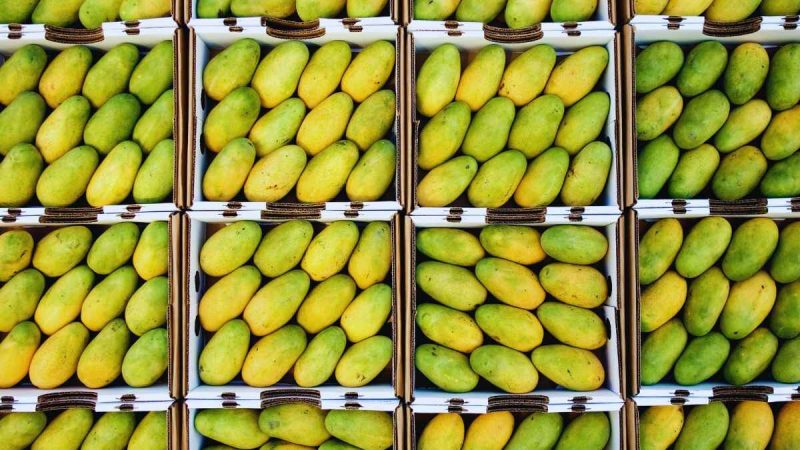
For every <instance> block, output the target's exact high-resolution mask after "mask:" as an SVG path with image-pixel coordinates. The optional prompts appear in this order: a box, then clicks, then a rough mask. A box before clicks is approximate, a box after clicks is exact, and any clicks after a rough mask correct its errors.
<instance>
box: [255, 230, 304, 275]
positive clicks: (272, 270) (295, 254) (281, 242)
mask: <svg viewBox="0 0 800 450" xmlns="http://www.w3.org/2000/svg"><path fill="white" fill-rule="evenodd" d="M313 236H314V227H313V226H312V225H311V222H308V221H306V220H289V221H287V222H284V223H282V224H280V225H278V226H276V227H274V228H272V229H270V230H269V231H268V232H267V234H266V236H264V240H262V241H261V243H260V244H259V245H258V248H257V249H256V253H255V255H254V256H253V262H254V263H255V265H256V267H258V269H259V270H260V271H261V273H263V274H264V276H267V277H271V278H275V277H277V276H279V275H283V274H284V273H286V272H288V271H290V270H292V269H293V268H295V266H297V265H298V264H300V260H301V259H303V255H304V254H305V252H306V249H307V248H308V245H309V244H310V243H311V238H312V237H313Z"/></svg>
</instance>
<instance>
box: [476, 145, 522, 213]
mask: <svg viewBox="0 0 800 450" xmlns="http://www.w3.org/2000/svg"><path fill="white" fill-rule="evenodd" d="M526 162H527V161H526V160H525V155H523V154H522V152H519V151H517V150H507V151H504V152H501V153H499V154H497V155H496V156H493V157H492V158H491V159H489V160H488V161H486V162H485V163H484V164H483V165H482V166H481V168H480V170H478V173H477V174H476V175H475V178H473V179H472V182H471V183H470V185H469V189H467V199H468V200H469V202H470V204H471V205H472V206H475V207H478V208H501V207H502V206H503V205H505V204H506V203H507V202H508V201H509V200H510V199H511V197H512V196H513V195H514V192H515V191H516V190H517V186H518V185H519V183H520V181H521V180H522V177H523V175H525V167H526Z"/></svg>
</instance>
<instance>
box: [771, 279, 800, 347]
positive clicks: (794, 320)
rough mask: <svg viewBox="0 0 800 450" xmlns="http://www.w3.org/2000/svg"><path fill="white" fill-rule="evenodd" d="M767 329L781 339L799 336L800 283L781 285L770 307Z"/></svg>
mask: <svg viewBox="0 0 800 450" xmlns="http://www.w3.org/2000/svg"><path fill="white" fill-rule="evenodd" d="M769 329H770V330H772V332H773V333H775V335H776V336H778V337H779V338H781V339H794V338H796V337H798V336H800V283H798V282H793V283H791V284H788V285H786V286H783V287H781V290H780V292H778V299H777V301H776V302H775V306H774V307H773V309H772V313H771V316H770V321H769Z"/></svg>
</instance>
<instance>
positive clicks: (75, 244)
mask: <svg viewBox="0 0 800 450" xmlns="http://www.w3.org/2000/svg"><path fill="white" fill-rule="evenodd" d="M91 245H92V232H91V230H89V229H88V228H87V227H84V226H80V225H76V226H69V227H62V228H56V229H55V230H53V231H51V232H49V233H47V234H46V235H45V236H44V237H43V238H42V239H41V240H39V242H38V243H37V245H36V251H35V252H34V253H33V260H32V263H33V267H35V268H36V269H38V270H39V271H41V272H42V273H43V274H44V275H46V276H48V277H51V278H53V277H60V276H61V275H64V274H65V273H67V272H68V271H69V270H70V269H72V268H73V267H75V266H77V265H78V264H79V263H80V262H81V261H83V258H84V257H85V256H86V254H87V252H89V247H90V246H91Z"/></svg>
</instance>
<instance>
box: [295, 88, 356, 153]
mask: <svg viewBox="0 0 800 450" xmlns="http://www.w3.org/2000/svg"><path fill="white" fill-rule="evenodd" d="M352 113H353V99H352V98H350V96H349V95H347V94H346V93H344V92H337V93H335V94H333V95H331V96H330V97H328V98H326V99H325V100H323V101H322V102H320V103H319V104H318V105H317V106H315V107H314V109H312V110H311V111H309V113H308V115H306V117H305V118H304V119H303V123H302V124H300V129H299V130H297V145H299V146H300V147H303V149H305V151H306V152H307V153H308V154H309V155H311V156H314V155H316V154H318V153H320V152H322V151H323V150H325V149H326V148H328V147H329V146H330V145H332V144H333V143H335V142H336V141H338V140H339V139H341V138H342V136H344V133H345V131H346V130H347V124H348V122H349V121H350V115H351V114H352Z"/></svg>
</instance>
